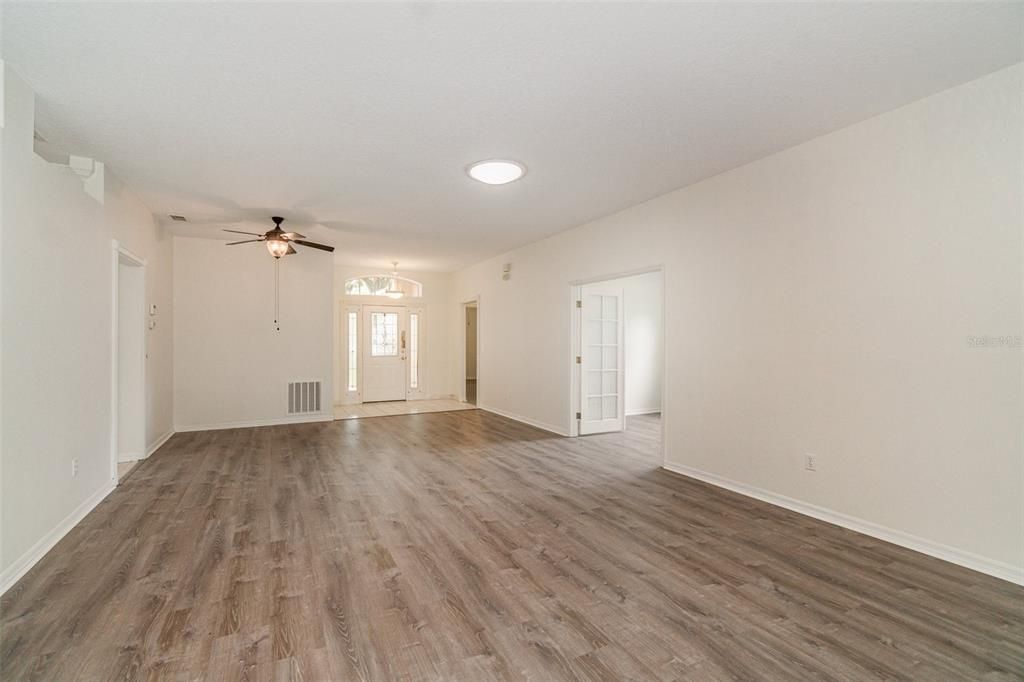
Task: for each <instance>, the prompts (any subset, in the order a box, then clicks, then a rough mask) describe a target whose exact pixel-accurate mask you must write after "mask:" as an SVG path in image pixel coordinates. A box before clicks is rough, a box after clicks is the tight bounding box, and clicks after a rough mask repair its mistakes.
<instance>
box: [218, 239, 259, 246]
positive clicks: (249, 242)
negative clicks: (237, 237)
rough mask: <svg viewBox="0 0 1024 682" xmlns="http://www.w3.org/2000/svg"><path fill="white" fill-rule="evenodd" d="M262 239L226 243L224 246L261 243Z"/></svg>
mask: <svg viewBox="0 0 1024 682" xmlns="http://www.w3.org/2000/svg"><path fill="white" fill-rule="evenodd" d="M261 241H263V240H262V239H244V240H242V241H240V242H228V243H227V244H225V246H234V245H235V244H251V243H253V242H261Z"/></svg>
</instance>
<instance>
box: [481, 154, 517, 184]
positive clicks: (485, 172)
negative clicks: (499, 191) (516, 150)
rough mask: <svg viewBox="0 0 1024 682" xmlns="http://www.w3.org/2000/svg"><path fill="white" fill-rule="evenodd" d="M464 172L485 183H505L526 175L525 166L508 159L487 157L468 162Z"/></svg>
mask: <svg viewBox="0 0 1024 682" xmlns="http://www.w3.org/2000/svg"><path fill="white" fill-rule="evenodd" d="M466 173H468V174H469V177H471V178H473V179H474V180H476V181H478V182H482V183H484V184H486V185H505V184H508V183H510V182H515V181H516V180H518V179H519V178H521V177H523V176H524V175H526V166H524V165H523V164H521V163H519V162H518V161H510V160H508V159H487V160H485V161H477V162H476V163H473V164H470V165H469V167H468V168H466Z"/></svg>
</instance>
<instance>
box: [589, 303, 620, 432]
mask: <svg viewBox="0 0 1024 682" xmlns="http://www.w3.org/2000/svg"><path fill="white" fill-rule="evenodd" d="M580 300H581V301H582V304H581V306H580V308H581V309H580V356H581V363H580V364H581V370H580V388H581V391H580V435H586V434H588V433H605V432H607V431H622V429H623V427H624V425H625V405H624V401H623V399H622V398H623V386H624V382H623V357H624V355H623V352H622V351H623V349H622V341H623V327H624V324H623V320H624V319H625V316H624V315H623V310H622V289H621V288H620V289H617V288H614V287H608V286H605V285H601V284H587V285H585V286H583V287H581V290H580Z"/></svg>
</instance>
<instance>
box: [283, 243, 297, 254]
mask: <svg viewBox="0 0 1024 682" xmlns="http://www.w3.org/2000/svg"><path fill="white" fill-rule="evenodd" d="M293 253H298V251H296V250H295V247H294V246H292V245H291V244H289V245H288V250H287V251H285V252H284V255H286V256H290V255H292V254H293Z"/></svg>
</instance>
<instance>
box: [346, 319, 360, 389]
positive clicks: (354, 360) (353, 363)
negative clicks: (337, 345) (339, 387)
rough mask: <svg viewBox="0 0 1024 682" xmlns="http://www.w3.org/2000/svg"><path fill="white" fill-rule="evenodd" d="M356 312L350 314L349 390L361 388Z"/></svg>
mask: <svg viewBox="0 0 1024 682" xmlns="http://www.w3.org/2000/svg"><path fill="white" fill-rule="evenodd" d="M357 338H358V334H357V333H356V314H355V313H349V314H348V390H350V391H355V390H357V389H358V388H359V382H358V377H359V373H358V369H357V368H358V358H359V353H358V350H359V349H358V345H357V342H356V339H357Z"/></svg>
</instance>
